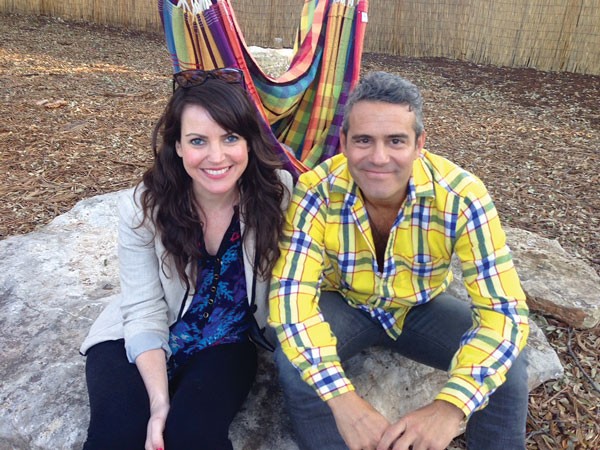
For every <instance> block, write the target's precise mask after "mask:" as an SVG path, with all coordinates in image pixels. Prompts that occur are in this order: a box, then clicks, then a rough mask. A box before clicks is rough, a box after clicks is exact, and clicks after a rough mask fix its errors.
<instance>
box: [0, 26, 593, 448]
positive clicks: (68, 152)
mask: <svg viewBox="0 0 600 450" xmlns="http://www.w3.org/2000/svg"><path fill="white" fill-rule="evenodd" d="M0 36H2V38H1V39H0V97H1V99H2V109H1V110H0V163H1V167H2V177H3V179H4V181H3V182H2V184H1V185H0V199H1V201H0V239H1V238H6V237H8V236H12V235H16V234H23V233H28V232H30V231H32V230H35V229H36V228H38V227H40V226H42V225H44V224H46V223H48V222H49V221H50V220H51V219H52V218H54V217H56V216H57V215H59V214H62V213H64V212H66V211H68V210H69V209H70V208H71V207H72V206H73V205H74V204H75V203H76V202H77V201H78V200H80V199H83V198H86V197H91V196H94V195H97V194H101V193H106V192H111V191H116V190H120V189H123V188H126V187H129V186H132V185H133V184H134V183H135V182H136V181H137V180H138V179H139V177H140V175H141V174H142V172H143V170H144V169H145V168H146V167H147V165H148V164H149V163H150V160H151V150H150V147H149V143H150V138H149V136H150V131H151V129H152V126H153V124H154V123H155V121H156V119H157V117H158V115H159V113H160V111H161V109H162V106H163V105H164V103H165V101H166V99H167V97H168V95H169V93H170V89H171V83H170V77H169V75H170V73H171V67H170V60H169V57H168V54H167V51H166V48H165V45H164V43H163V40H162V36H160V35H149V34H140V33H129V32H125V31H122V30H117V29H110V28H106V27H98V26H90V25H82V24H73V23H65V22H63V21H61V20H58V19H49V18H35V17H21V16H14V15H10V16H7V15H0ZM363 70H364V71H372V70H388V71H391V72H396V73H399V74H401V75H403V76H405V77H407V78H409V79H411V80H412V81H414V82H415V83H416V84H417V85H418V86H420V87H421V88H422V91H423V94H424V97H425V103H426V109H425V114H426V128H427V130H428V145H427V148H429V149H430V150H432V151H434V152H436V153H439V154H442V155H444V156H447V157H448V158H450V159H451V160H453V161H455V162H457V163H458V164H460V165H462V166H463V167H465V168H466V169H468V170H470V171H472V172H474V173H475V174H477V175H478V176H479V177H480V178H482V179H483V181H484V182H485V183H486V185H487V186H488V188H489V190H490V192H491V194H492V197H493V198H494V199H495V202H496V205H497V207H498V210H499V212H500V215H501V217H502V219H503V222H504V223H505V224H506V225H510V226H513V227H518V228H522V229H526V230H530V231H533V232H536V233H538V234H540V235H542V236H544V237H547V238H553V239H557V240H558V241H559V242H560V243H561V245H562V246H563V247H564V248H565V249H567V250H568V251H569V252H570V253H572V254H573V255H575V256H577V257H579V258H581V259H582V260H584V261H586V262H587V263H589V264H590V265H592V266H593V267H594V268H595V269H596V271H598V272H599V273H600V175H599V173H600V170H599V169H600V109H599V107H598V105H599V104H600V77H598V76H584V75H577V74H570V73H548V72H540V71H536V70H533V69H511V68H498V67H493V66H484V65H476V64H472V63H467V62H458V61H452V60H447V59H441V58H419V59H415V58H405V57H397V56H386V55H375V54H366V55H364V58H363ZM536 321H537V322H538V324H539V325H540V326H542V329H543V330H544V331H545V333H546V336H547V337H548V339H549V341H550V343H551V345H553V347H554V348H555V349H556V350H557V352H558V354H559V356H560V358H561V361H562V363H563V365H564V366H565V369H566V375H565V377H564V378H563V379H561V380H555V381H549V382H547V383H545V384H544V385H542V386H540V387H538V388H537V389H536V390H535V391H533V392H532V393H531V395H530V415H529V420H528V429H527V431H528V448H529V449H542V450H543V449H552V450H554V449H598V448H600V406H599V405H600V387H599V386H600V371H598V367H600V364H599V362H600V361H599V359H600V330H598V329H595V330H587V331H581V330H574V329H571V328H569V327H568V326H566V325H565V324H564V323H562V322H560V321H559V320H556V319H552V318H550V317H543V316H537V317H536Z"/></svg>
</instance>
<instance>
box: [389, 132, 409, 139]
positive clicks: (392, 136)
mask: <svg viewBox="0 0 600 450" xmlns="http://www.w3.org/2000/svg"><path fill="white" fill-rule="evenodd" d="M407 137H408V133H396V134H388V135H387V136H386V138H388V139H406V138H407Z"/></svg>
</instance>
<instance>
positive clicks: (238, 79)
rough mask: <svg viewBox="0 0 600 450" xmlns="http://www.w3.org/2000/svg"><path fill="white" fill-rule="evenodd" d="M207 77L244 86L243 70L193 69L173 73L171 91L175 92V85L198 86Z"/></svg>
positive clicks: (207, 78)
mask: <svg viewBox="0 0 600 450" xmlns="http://www.w3.org/2000/svg"><path fill="white" fill-rule="evenodd" d="M209 79H213V80H221V81H224V82H225V83H230V84H240V85H242V86H244V72H242V71H241V70H240V69H234V68H232V67H225V68H222V69H213V70H200V69H193V70H184V71H182V72H177V73H175V74H173V92H175V87H176V85H178V86H179V87H182V88H184V89H185V88H191V87H193V86H200V85H201V84H204V83H205V82H206V80H209Z"/></svg>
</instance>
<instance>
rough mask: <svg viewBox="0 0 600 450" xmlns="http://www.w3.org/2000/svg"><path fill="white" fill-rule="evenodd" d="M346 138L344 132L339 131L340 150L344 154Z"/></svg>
mask: <svg viewBox="0 0 600 450" xmlns="http://www.w3.org/2000/svg"><path fill="white" fill-rule="evenodd" d="M346 138H347V136H346V133H344V132H343V131H340V152H342V153H343V154H344V155H345V154H346Z"/></svg>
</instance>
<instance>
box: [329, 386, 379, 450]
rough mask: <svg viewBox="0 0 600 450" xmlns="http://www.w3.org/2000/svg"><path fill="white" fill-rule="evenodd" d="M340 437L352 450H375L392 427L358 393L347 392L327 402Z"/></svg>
mask: <svg viewBox="0 0 600 450" xmlns="http://www.w3.org/2000/svg"><path fill="white" fill-rule="evenodd" d="M327 404H328V405H329V407H330V408H331V411H332V412H333V416H334V417H335V423H336V425H337V428H338V431H339V432H340V435H341V436H342V438H343V439H344V441H345V442H346V445H347V446H348V447H349V448H350V450H375V448H377V444H378V443H379V440H380V439H381V436H382V435H383V433H384V431H385V430H386V428H387V427H388V426H389V425H390V423H389V422H388V420H387V419H386V418H385V417H383V416H382V415H381V414H379V412H377V410H376V409H375V408H373V407H372V406H371V405H370V404H369V403H368V402H367V401H365V400H363V399H362V398H360V397H359V396H358V394H357V393H356V392H347V393H345V394H342V395H339V396H337V397H334V398H332V399H330V400H328V401H327Z"/></svg>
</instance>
